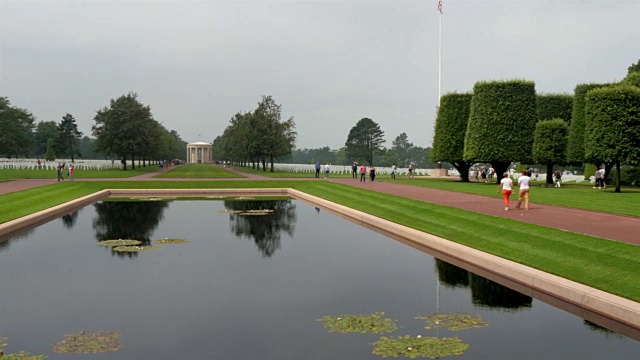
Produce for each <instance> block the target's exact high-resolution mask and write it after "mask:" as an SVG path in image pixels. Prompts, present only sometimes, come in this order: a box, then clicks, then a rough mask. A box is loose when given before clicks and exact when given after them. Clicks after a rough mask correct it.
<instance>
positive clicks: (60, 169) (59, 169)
mask: <svg viewBox="0 0 640 360" xmlns="http://www.w3.org/2000/svg"><path fill="white" fill-rule="evenodd" d="M57 171H58V182H60V180H62V181H64V178H63V177H62V162H59V163H58V168H57Z"/></svg>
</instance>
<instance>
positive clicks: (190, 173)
mask: <svg viewBox="0 0 640 360" xmlns="http://www.w3.org/2000/svg"><path fill="white" fill-rule="evenodd" d="M154 177H157V178H193V179H215V178H244V177H246V176H243V175H238V174H236V173H233V172H231V171H227V170H226V169H225V168H223V167H221V166H216V165H213V164H183V165H177V166H172V168H171V169H170V170H169V171H167V172H164V173H162V174H158V175H156V176H154Z"/></svg>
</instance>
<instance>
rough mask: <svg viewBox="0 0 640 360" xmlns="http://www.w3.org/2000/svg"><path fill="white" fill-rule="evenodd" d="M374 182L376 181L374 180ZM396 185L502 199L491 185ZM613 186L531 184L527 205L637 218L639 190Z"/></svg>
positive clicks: (513, 197) (418, 181)
mask: <svg viewBox="0 0 640 360" xmlns="http://www.w3.org/2000/svg"><path fill="white" fill-rule="evenodd" d="M376 180H377V178H376ZM381 181H385V182H396V183H399V184H406V185H413V186H420V187H425V188H432V189H440V190H448V191H456V192H462V193H468V194H476V195H484V196H491V197H496V198H498V197H499V198H502V195H500V194H498V193H497V192H496V190H497V189H498V185H496V184H493V183H478V182H470V183H462V182H460V181H457V180H451V179H441V178H440V179H438V178H434V179H430V178H416V180H400V179H398V180H389V179H381ZM614 189H615V186H607V188H606V189H603V190H598V189H594V188H593V187H592V186H585V185H575V184H571V183H568V184H565V185H563V186H562V187H560V188H555V187H549V188H545V187H542V185H541V184H537V186H536V185H535V184H534V185H533V186H532V187H531V192H530V193H531V195H530V196H531V200H530V201H531V203H532V204H536V203H538V204H546V205H556V206H564V207H569V208H575V209H584V210H591V211H601V212H607V213H612V214H618V215H628V216H640V188H622V192H621V193H615V192H614ZM511 200H512V201H513V200H516V201H517V200H518V187H517V186H516V187H515V191H514V194H513V195H511Z"/></svg>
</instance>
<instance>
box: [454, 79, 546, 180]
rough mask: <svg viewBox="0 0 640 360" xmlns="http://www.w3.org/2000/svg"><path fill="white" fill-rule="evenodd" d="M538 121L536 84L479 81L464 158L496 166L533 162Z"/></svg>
mask: <svg viewBox="0 0 640 360" xmlns="http://www.w3.org/2000/svg"><path fill="white" fill-rule="evenodd" d="M537 122H538V114H537V98H536V90H535V84H534V83H533V82H531V81H522V80H512V81H493V82H477V83H476V84H475V86H474V90H473V98H472V100H471V111H470V115H469V124H468V126H467V132H466V134H465V145H464V159H465V160H467V161H474V162H492V163H493V162H503V163H511V162H513V161H522V162H527V161H529V160H531V153H532V148H533V135H534V131H535V126H536V123H537ZM496 172H498V173H500V172H501V169H496Z"/></svg>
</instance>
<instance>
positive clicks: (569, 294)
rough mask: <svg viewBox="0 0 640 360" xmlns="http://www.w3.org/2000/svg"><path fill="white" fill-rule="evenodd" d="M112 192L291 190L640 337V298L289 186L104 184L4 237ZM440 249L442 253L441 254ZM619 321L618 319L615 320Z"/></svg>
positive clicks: (4, 230) (7, 230)
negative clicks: (103, 187)
mask: <svg viewBox="0 0 640 360" xmlns="http://www.w3.org/2000/svg"><path fill="white" fill-rule="evenodd" d="M108 196H119V197H123V196H129V197H136V196H154V197H163V196H165V197H167V196H291V197H293V198H296V199H300V200H303V201H306V202H310V203H312V204H314V205H318V206H321V207H323V208H324V209H326V210H329V211H330V212H332V213H334V214H337V215H339V216H341V217H344V218H346V219H349V220H351V221H354V222H356V223H359V224H361V225H364V226H366V227H367V228H370V229H372V230H375V231H378V232H381V233H384V234H385V235H387V236H390V237H392V238H394V239H396V240H399V241H401V242H403V243H405V244H407V245H409V246H412V247H414V248H416V249H419V250H421V251H424V252H427V253H429V254H431V255H434V256H436V257H438V258H441V259H443V260H445V261H448V262H451V263H454V265H457V266H460V267H462V268H466V269H468V270H471V271H473V272H476V273H478V274H479V275H481V276H485V277H488V278H490V279H491V280H494V281H496V282H498V283H501V284H503V285H506V286H509V287H512V288H515V289H516V290H517V291H520V292H522V293H524V294H527V295H529V296H532V297H535V298H537V299H539V300H542V301H545V302H548V303H551V304H552V305H554V306H557V307H560V308H562V309H563V310H566V311H569V312H571V313H573V314H575V315H577V316H580V317H582V318H584V319H587V320H590V321H593V322H594V323H597V324H603V326H607V327H610V328H613V329H614V330H615V331H618V332H620V333H622V334H625V335H626V336H629V337H631V338H634V339H636V340H640V303H637V302H635V301H632V300H629V299H625V298H622V297H620V296H617V295H613V294H610V293H607V292H604V291H601V290H598V289H594V288H592V287H589V286H586V285H583V284H580V283H577V282H574V281H570V280H567V279H565V278H562V277H559V276H556V275H552V274H549V273H546V272H543V271H540V270H537V269H534V268H531V267H528V266H525V265H522V264H519V263H516V262H513V261H510V260H506V259H503V258H500V257H498V256H495V255H491V254H488V253H485V252H482V251H479V250H475V249H472V248H470V247H467V246H464V245H460V244H457V243H455V242H453V241H449V240H446V239H443V238H441V237H438V236H434V235H431V234H428V233H424V232H421V231H418V230H415V229H411V228H409V227H406V226H403V225H399V224H396V223H393V222H391V221H388V220H384V219H381V218H378V217H375V216H373V215H369V214H366V213H364V212H362V211H358V210H354V209H351V208H349V207H346V206H343V205H340V204H336V203H333V202H331V201H328V200H325V199H322V198H319V197H316V196H313V195H309V194H307V193H304V192H302V191H299V190H295V189H287V188H270V189H112V190H102V191H98V192H96V193H93V194H90V195H87V196H83V197H81V198H78V199H75V200H72V201H69V202H66V203H64V204H61V205H57V206H54V207H52V208H49V209H46V210H42V211H39V212H37V213H34V214H31V215H27V216H24V217H22V218H19V219H16V220H12V221H8V222H6V223H3V224H0V241H3V240H6V239H7V238H8V237H10V236H12V235H15V234H16V233H18V232H19V231H21V230H24V229H26V228H29V227H32V226H37V225H39V224H42V223H45V222H47V221H49V220H51V219H54V218H56V217H59V216H61V215H64V214H66V213H69V212H71V211H74V210H76V209H79V208H81V207H84V206H86V205H89V204H91V203H94V202H96V201H98V200H100V199H103V198H105V197H108ZM438 255H439V256H438ZM611 320H613V321H614V323H612V322H611Z"/></svg>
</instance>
